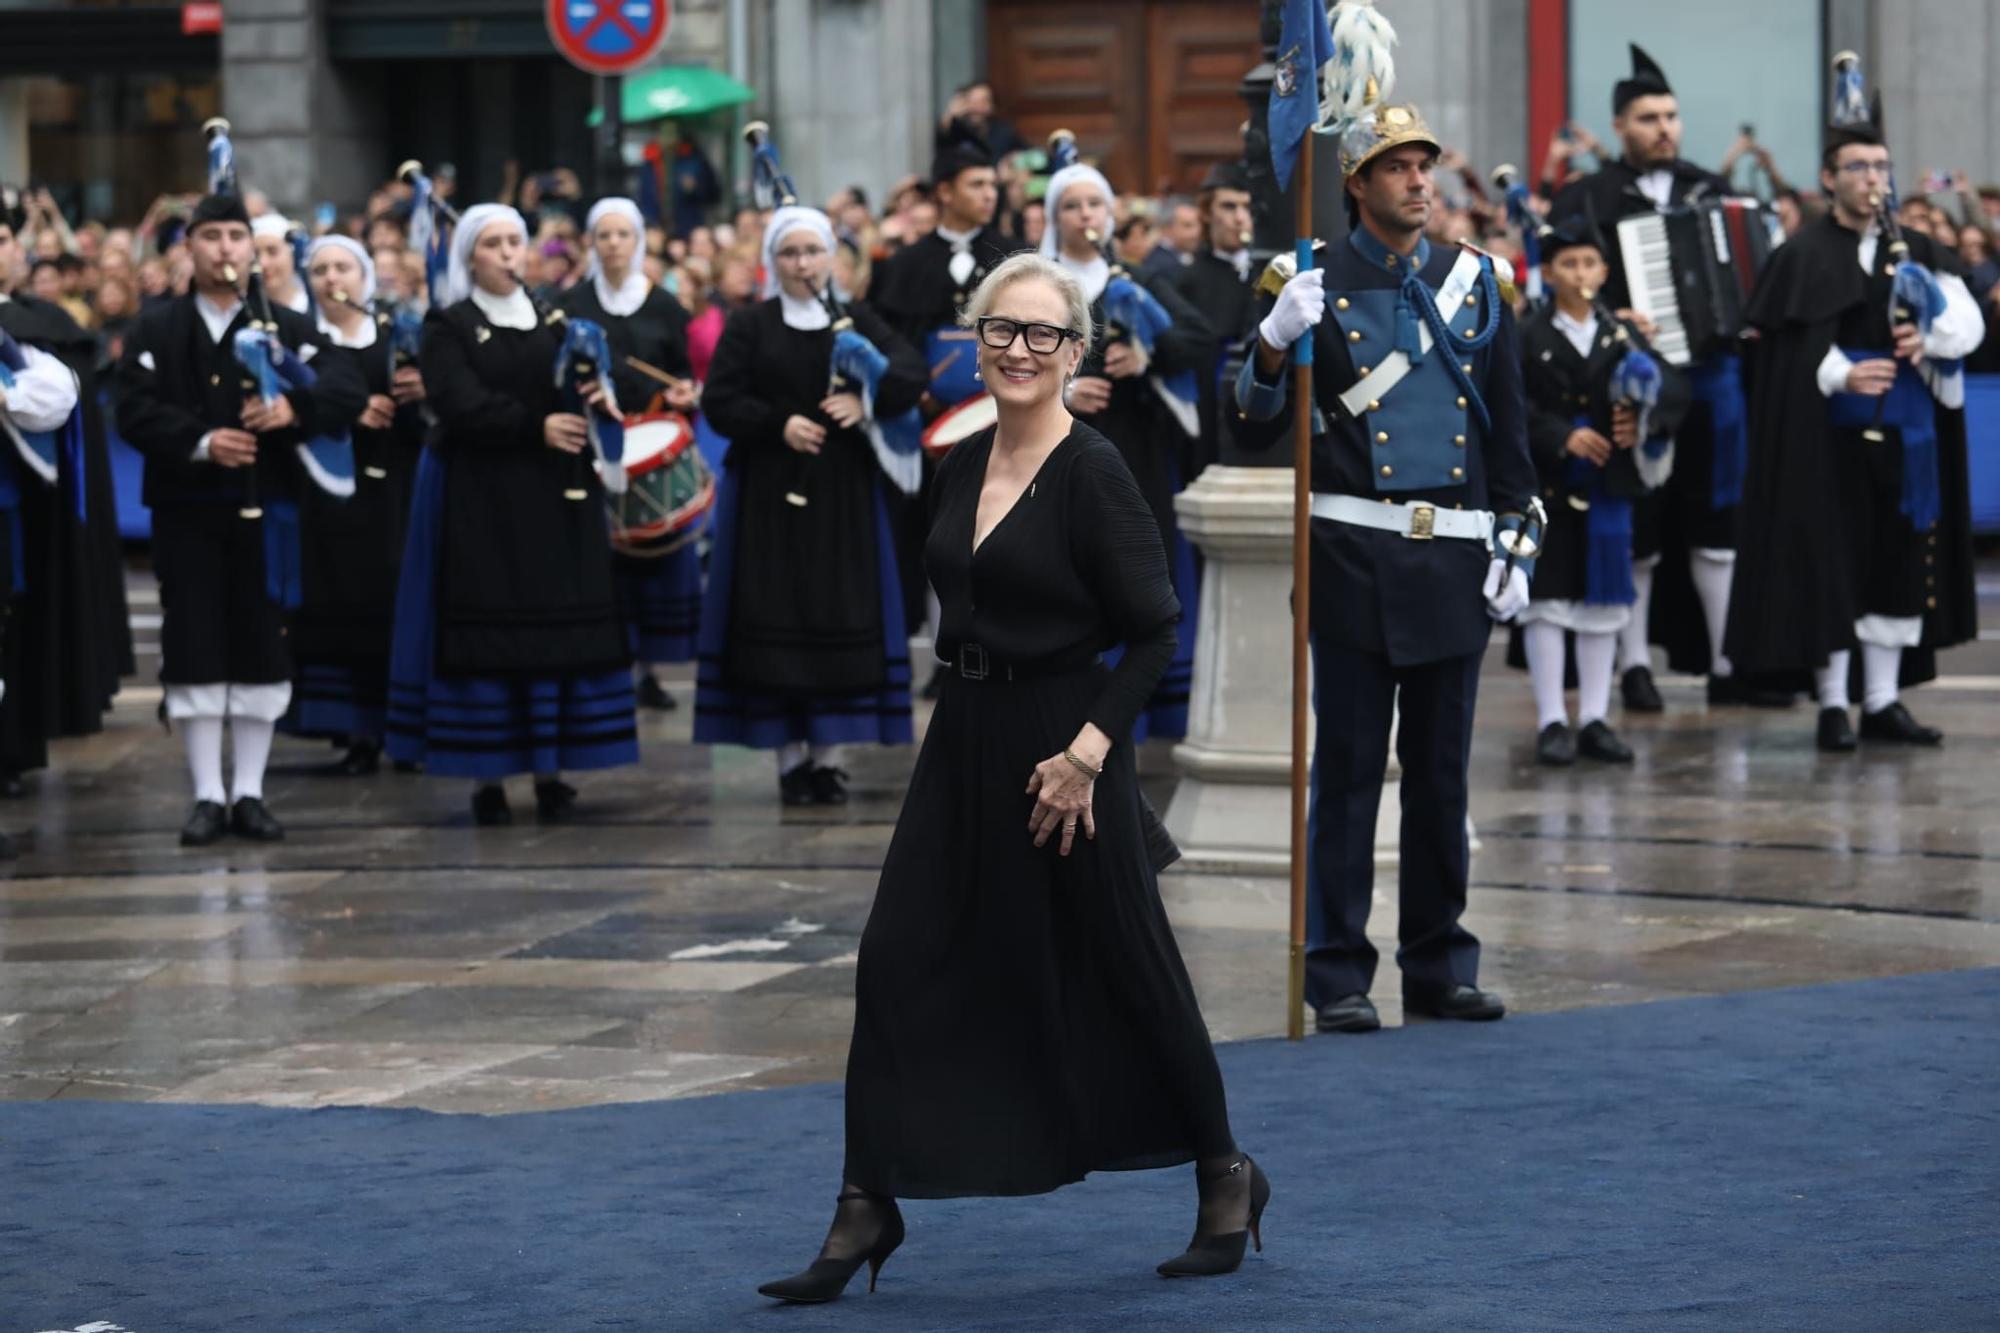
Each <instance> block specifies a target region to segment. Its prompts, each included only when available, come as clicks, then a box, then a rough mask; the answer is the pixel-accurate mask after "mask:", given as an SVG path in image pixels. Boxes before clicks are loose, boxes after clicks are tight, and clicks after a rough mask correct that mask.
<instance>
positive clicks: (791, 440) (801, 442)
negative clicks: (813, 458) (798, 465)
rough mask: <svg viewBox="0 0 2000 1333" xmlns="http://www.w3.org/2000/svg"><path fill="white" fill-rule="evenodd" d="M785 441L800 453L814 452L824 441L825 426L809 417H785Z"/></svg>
mask: <svg viewBox="0 0 2000 1333" xmlns="http://www.w3.org/2000/svg"><path fill="white" fill-rule="evenodd" d="M785 443H786V444H788V445H790V446H791V447H792V448H794V449H796V450H798V451H799V452H800V453H802V454H816V453H818V452H819V450H820V446H821V445H823V444H825V443H826V427H824V426H822V425H820V424H819V423H818V422H817V421H814V420H813V419H812V418H810V417H802V416H798V415H796V414H794V415H792V416H789V417H786V418H785Z"/></svg>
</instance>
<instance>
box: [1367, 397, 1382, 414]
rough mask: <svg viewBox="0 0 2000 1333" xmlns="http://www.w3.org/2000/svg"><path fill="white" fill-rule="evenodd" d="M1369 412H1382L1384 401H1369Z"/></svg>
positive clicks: (1377, 399) (1373, 399)
mask: <svg viewBox="0 0 2000 1333" xmlns="http://www.w3.org/2000/svg"><path fill="white" fill-rule="evenodd" d="M1368 410H1369V411H1370V412H1380V411H1381V410H1382V400H1381V399H1380V398H1371V399H1369V400H1368Z"/></svg>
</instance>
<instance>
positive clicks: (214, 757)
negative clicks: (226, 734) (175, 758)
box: [176, 717, 229, 805]
mask: <svg viewBox="0 0 2000 1333" xmlns="http://www.w3.org/2000/svg"><path fill="white" fill-rule="evenodd" d="M176 725H178V726H179V727H180V729H181V744H183V745H185V746H186V747H187V761H188V775H189V776H190V777H192V778H193V779H194V798H195V799H196V800H197V801H214V802H215V803H216V804H217V805H227V804H228V803H229V793H228V791H227V790H225V789H224V788H223V785H222V719H221V718H219V717H184V718H181V719H180V720H179V722H178V723H177V724H176Z"/></svg>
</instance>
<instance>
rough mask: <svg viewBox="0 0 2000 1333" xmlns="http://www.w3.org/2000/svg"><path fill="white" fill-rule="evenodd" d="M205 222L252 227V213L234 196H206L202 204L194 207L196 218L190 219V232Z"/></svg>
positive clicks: (203, 197)
mask: <svg viewBox="0 0 2000 1333" xmlns="http://www.w3.org/2000/svg"><path fill="white" fill-rule="evenodd" d="M204 222H240V223H242V224H243V225H244V226H246V227H247V226H249V225H250V212H249V210H248V209H246V208H244V207H243V200H242V199H241V198H240V197H239V196H237V195H233V194H205V195H203V196H202V197H201V202H200V203H198V204H196V205H195V206H194V216H193V217H191V218H189V219H188V230H189V231H193V230H194V229H195V228H196V227H199V226H201V225H202V224H203V223H204Z"/></svg>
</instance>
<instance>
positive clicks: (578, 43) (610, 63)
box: [546, 0, 673, 74]
mask: <svg viewBox="0 0 2000 1333" xmlns="http://www.w3.org/2000/svg"><path fill="white" fill-rule="evenodd" d="M546 13H547V16H548V25H549V40H550V41H552V42H554V43H555V44H556V50H558V51H560V52H562V55H563V58H564V59H565V60H567V61H569V63H570V64H572V65H575V66H576V67H577V68H578V69H581V70H587V71H589V72H590V73H592V74H626V73H629V72H631V71H632V70H634V69H637V68H638V67H639V66H640V65H643V64H645V63H646V62H647V61H648V60H651V59H652V58H653V56H654V55H655V54H656V53H657V52H658V51H659V49H660V47H661V46H662V45H663V44H664V43H665V42H666V40H667V23H668V20H669V19H671V18H672V17H673V4H672V0H548V9H547V11H546Z"/></svg>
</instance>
